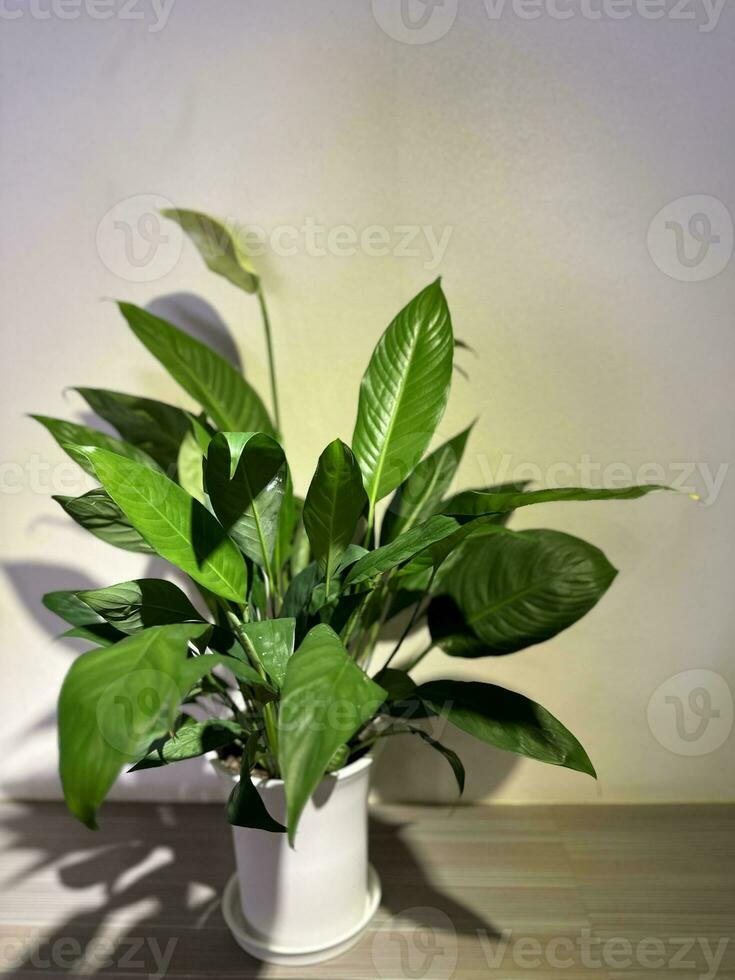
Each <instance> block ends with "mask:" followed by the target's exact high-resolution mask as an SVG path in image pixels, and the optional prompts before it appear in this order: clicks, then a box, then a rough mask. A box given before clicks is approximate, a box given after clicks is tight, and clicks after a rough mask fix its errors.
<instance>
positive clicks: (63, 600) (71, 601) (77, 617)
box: [41, 591, 104, 626]
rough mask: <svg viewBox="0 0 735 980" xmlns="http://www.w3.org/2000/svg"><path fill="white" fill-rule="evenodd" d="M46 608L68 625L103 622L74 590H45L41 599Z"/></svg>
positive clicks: (88, 624) (86, 624) (87, 624)
mask: <svg viewBox="0 0 735 980" xmlns="http://www.w3.org/2000/svg"><path fill="white" fill-rule="evenodd" d="M41 601H42V602H43V604H44V606H45V607H46V608H47V609H50V610H51V612H52V613H56V615H57V616H58V617H59V618H60V619H63V620H64V622H65V623H69V625H70V626H90V625H91V624H92V623H103V622H104V620H103V618H102V617H101V616H100V615H98V614H97V613H96V612H94V611H93V610H92V609H90V608H89V606H88V605H87V603H86V602H82V600H81V599H80V598H79V597H78V595H77V593H76V592H66V591H59V592H47V593H46V595H45V596H44V597H43V599H42V600H41Z"/></svg>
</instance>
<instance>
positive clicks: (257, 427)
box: [119, 303, 273, 434]
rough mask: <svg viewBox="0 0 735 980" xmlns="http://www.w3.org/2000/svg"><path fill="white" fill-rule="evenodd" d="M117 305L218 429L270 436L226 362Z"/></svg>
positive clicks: (262, 414)
mask: <svg viewBox="0 0 735 980" xmlns="http://www.w3.org/2000/svg"><path fill="white" fill-rule="evenodd" d="M119 305H120V311H121V313H122V314H123V316H124V317H125V319H126V320H127V321H128V324H129V325H130V329H131V330H132V331H133V333H134V334H135V336H136V337H137V338H138V340H140V341H141V343H143V344H144V345H145V346H146V347H147V348H148V350H149V351H150V352H151V354H153V356H154V357H156V358H157V359H158V360H159V361H160V362H161V364H163V366H164V367H165V368H166V370H167V371H168V372H169V374H170V375H171V376H172V377H173V378H174V379H175V380H176V381H178V383H179V384H180V385H181V387H182V388H183V389H184V390H185V391H187V392H188V393H189V394H190V395H191V397H192V398H194V399H195V400H196V401H197V402H198V403H199V404H200V405H201V406H202V408H204V409H205V411H206V412H207V414H208V415H209V416H210V417H211V418H212V421H213V422H214V423H215V424H216V425H217V427H218V428H219V429H229V430H232V431H234V432H255V431H260V432H267V433H269V434H272V433H273V426H272V424H271V421H270V419H269V418H268V413H267V411H266V410H265V406H264V405H263V402H262V401H261V400H260V396H259V395H258V394H257V393H256V392H255V390H254V389H253V388H251V387H250V385H249V384H248V383H247V381H246V380H245V378H244V377H243V376H242V375H241V374H240V373H239V372H238V371H236V370H235V368H234V367H233V366H232V365H231V364H230V363H229V362H228V361H226V360H224V358H222V357H220V356H219V354H216V353H215V352H214V351H213V350H212V349H211V348H210V347H207V345H206V344H202V343H200V342H199V341H198V340H194V338H193V337H190V336H189V334H187V333H185V332H184V331H183V330H179V328H178V327H175V326H173V324H171V323H167V322H166V320H162V319H160V317H157V316H153V314H152V313H148V312H147V311H146V310H142V309H141V308H140V307H138V306H133V304H132V303H120V304H119Z"/></svg>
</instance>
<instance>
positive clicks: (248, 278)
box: [161, 208, 258, 293]
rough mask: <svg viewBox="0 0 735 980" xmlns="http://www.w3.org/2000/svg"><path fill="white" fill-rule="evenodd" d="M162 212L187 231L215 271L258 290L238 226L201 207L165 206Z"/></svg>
mask: <svg viewBox="0 0 735 980" xmlns="http://www.w3.org/2000/svg"><path fill="white" fill-rule="evenodd" d="M161 214H162V215H163V216H164V218H170V219H171V220H172V221H175V222H176V223H177V224H178V225H179V226H180V227H181V228H182V229H183V230H184V231H185V232H186V234H187V235H188V236H189V238H191V240H192V241H193V242H194V244H195V245H196V247H197V249H198V251H199V254H200V255H201V257H202V258H203V259H204V261H205V262H206V264H207V266H208V268H209V269H211V271H212V272H216V273H217V275H218V276H224V278H225V279H228V280H229V281H230V282H231V283H232V284H233V285H234V286H237V287H238V288H239V289H244V290H245V292H246V293H254V292H256V291H257V289H258V277H257V275H256V274H255V270H254V269H253V267H252V265H251V263H250V258H249V256H248V255H247V253H246V252H245V251H244V250H243V249H242V248H241V246H240V243H239V242H238V236H237V230H236V229H234V228H231V227H228V226H227V225H226V224H224V223H223V222H222V221H218V220H217V219H216V218H210V216H209V215H207V214H202V213H201V212H200V211H186V210H182V209H181V208H166V209H165V210H163V211H161Z"/></svg>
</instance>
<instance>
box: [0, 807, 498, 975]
mask: <svg viewBox="0 0 735 980" xmlns="http://www.w3.org/2000/svg"><path fill="white" fill-rule="evenodd" d="M0 813H1V814H2V816H1V817H0V833H2V837H3V845H4V850H5V851H6V853H7V854H8V855H9V859H8V861H7V862H4V863H3V870H2V879H1V880H2V885H3V890H4V891H5V890H8V891H10V889H12V890H13V892H14V895H15V897H14V907H15V909H16V912H15V914H14V919H15V921H16V922H20V923H21V925H19V926H17V927H16V928H15V931H14V933H13V937H14V939H15V946H14V948H13V949H11V948H10V946H9V944H8V943H5V947H4V953H5V956H6V957H7V956H8V955H10V956H11V957H12V963H11V964H9V965H10V966H11V969H14V971H15V973H14V975H17V976H20V975H23V976H27V975H35V974H36V973H38V974H39V975H43V976H50V975H53V976H65V975H66V976H79V975H89V974H92V975H95V976H102V977H104V976H119V975H120V974H121V972H125V965H126V961H125V960H124V957H127V964H128V966H132V965H133V964H132V961H133V960H134V961H135V965H136V973H137V974H139V975H141V976H146V975H147V976H151V977H153V976H155V977H162V976H164V975H166V976H169V977H179V976H182V977H183V976H198V977H210V976H211V977H217V978H220V977H223V976H230V975H233V976H234V975H237V976H239V977H243V978H251V977H252V978H254V977H259V976H261V975H263V974H264V972H265V971H266V970H267V969H268V971H269V972H271V971H270V968H266V967H265V966H264V965H263V964H260V963H258V962H257V961H256V960H253V959H251V958H250V957H249V956H247V955H246V954H245V953H244V952H242V950H240V949H239V947H237V946H236V944H235V941H234V940H233V939H232V938H231V936H230V935H229V932H228V930H227V928H226V926H225V924H224V922H223V920H222V915H221V911H220V908H219V905H220V895H221V893H222V890H223V888H224V886H225V884H226V882H227V880H228V878H229V876H230V875H231V874H232V871H233V867H234V857H233V852H232V841H231V837H230V832H229V828H228V826H227V824H226V822H225V818H224V813H223V812H222V809H221V808H219V807H213V806H185V807H177V808H174V807H170V806H166V805H156V806H141V805H140V804H127V803H126V804H114V805H110V806H107V807H105V808H104V809H103V811H102V829H101V831H99V832H98V833H91V832H90V831H88V830H87V829H86V828H84V827H82V826H81V825H80V824H78V823H77V822H76V821H75V820H73V818H72V817H71V816H69V815H68V814H66V811H65V810H64V808H63V806H62V805H61V804H54V803H46V804H33V805H27V804H6V805H5V806H3V807H2V810H0ZM406 826H407V825H406V824H403V825H402V824H396V823H392V822H390V821H388V820H377V819H373V820H371V824H370V847H371V860H372V861H373V863H374V864H375V866H376V867H377V869H378V873H379V874H380V875H381V878H382V882H383V902H382V908H383V910H384V912H387V914H388V915H389V916H397V915H399V914H400V915H401V919H402V920H408V921H412V922H415V924H416V926H417V927H418V928H426V929H434V928H435V925H436V913H437V912H439V913H440V918H441V917H442V916H446V917H448V919H449V921H450V923H451V927H452V928H453V929H454V930H456V932H457V933H458V934H466V935H473V936H474V935H476V934H477V932H478V930H483V931H484V932H485V933H487V934H488V935H489V936H491V937H492V936H497V931H496V930H495V929H493V927H492V926H491V925H490V924H489V923H488V922H486V921H484V920H483V919H481V918H479V917H478V916H477V915H476V914H475V912H474V911H473V910H472V908H471V907H469V906H465V905H463V904H462V903H460V902H457V901H456V900H454V899H452V898H450V897H449V896H447V895H445V894H444V893H443V892H442V891H441V890H440V889H438V888H437V887H436V886H434V885H433V884H432V883H431V882H430V881H429V880H428V879H427V877H426V875H425V873H424V871H423V869H422V866H421V862H420V861H419V860H418V859H417V856H416V854H415V853H414V851H413V849H412V847H411V846H410V845H409V844H408V843H407V841H406V839H405V834H404V829H405V827H406ZM52 881H53V884H51V882H52ZM41 897H42V900H43V902H45V903H46V905H47V906H48V904H49V902H50V901H54V902H55V904H56V905H57V907H58V908H65V909H68V908H76V909H78V911H74V912H72V913H70V914H67V915H66V916H65V917H64V918H63V919H62V920H61V921H58V920H57V923H56V925H55V926H54V927H53V929H52V930H50V931H49V932H43V933H42V932H41V931H39V929H38V928H36V927H35V925H34V927H33V928H32V927H31V926H30V925H27V926H26V925H24V924H23V909H29V912H30V914H29V916H28V917H29V918H30V919H31V922H32V923H36V922H37V918H38V917H37V911H36V910H37V907H38V904H39V902H40V901H41ZM406 910H408V911H406ZM373 935H374V934H373ZM372 942H373V937H372V935H371V933H370V932H368V933H366V935H365V936H363V938H362V939H361V940H360V946H358V947H357V951H358V955H359V951H360V949H362V951H363V958H364V957H368V958H369V957H370V950H371V943H372ZM382 948H383V944H382V943H381V949H382ZM80 960H82V962H81V963H80ZM319 969H320V968H319V967H317V968H316V972H315V973H314V974H313V975H314V976H319V975H323V974H320V973H319V972H318V971H319Z"/></svg>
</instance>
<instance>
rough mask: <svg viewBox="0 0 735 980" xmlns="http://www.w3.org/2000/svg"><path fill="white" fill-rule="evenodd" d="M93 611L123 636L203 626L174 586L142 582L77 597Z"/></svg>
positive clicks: (159, 581)
mask: <svg viewBox="0 0 735 980" xmlns="http://www.w3.org/2000/svg"><path fill="white" fill-rule="evenodd" d="M76 594H77V596H78V597H79V599H80V600H81V601H82V602H83V603H85V604H86V605H87V606H89V607H90V609H93V610H94V611H95V612H96V613H98V614H99V615H100V616H101V617H102V618H103V619H104V620H105V621H106V622H108V623H109V624H110V625H111V626H114V627H115V628H116V629H119V630H121V631H122V632H123V633H137V631H138V630H142V629H145V628H146V627H148V626H163V625H165V624H166V623H201V622H203V620H202V617H201V615H200V614H199V613H198V612H197V610H196V609H195V608H194V606H193V605H192V604H191V602H190V601H189V599H188V597H187V596H186V595H184V593H183V592H182V591H181V589H180V588H179V587H178V586H177V585H174V584H173V582H167V581H165V580H164V579H157V578H141V579H136V580H134V581H131V582H120V584H119V585H110V586H108V587H107V588H105V589H84V590H81V591H79V592H77V593H76Z"/></svg>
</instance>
